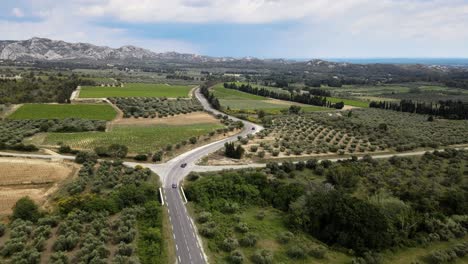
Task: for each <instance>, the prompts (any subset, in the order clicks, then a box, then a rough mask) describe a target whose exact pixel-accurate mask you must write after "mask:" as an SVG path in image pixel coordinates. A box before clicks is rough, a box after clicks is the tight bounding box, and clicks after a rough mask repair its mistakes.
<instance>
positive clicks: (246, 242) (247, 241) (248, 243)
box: [239, 233, 258, 247]
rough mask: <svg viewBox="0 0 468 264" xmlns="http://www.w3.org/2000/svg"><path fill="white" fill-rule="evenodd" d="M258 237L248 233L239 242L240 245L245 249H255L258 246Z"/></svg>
mask: <svg viewBox="0 0 468 264" xmlns="http://www.w3.org/2000/svg"><path fill="white" fill-rule="evenodd" d="M257 240H258V237H257V235H255V234H253V233H247V234H246V235H245V236H244V237H243V238H241V239H240V240H239V244H240V245H241V246H243V247H254V246H255V244H257Z"/></svg>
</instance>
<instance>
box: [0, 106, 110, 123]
mask: <svg viewBox="0 0 468 264" xmlns="http://www.w3.org/2000/svg"><path fill="white" fill-rule="evenodd" d="M116 115H117V113H116V112H115V110H114V109H113V108H112V106H110V105H108V104H24V105H22V106H21V107H20V108H18V109H17V110H16V111H15V112H13V113H12V114H11V115H10V116H9V117H8V118H9V119H15V120H18V119H66V118H82V119H91V120H107V121H110V120H112V119H114V118H115V116H116Z"/></svg>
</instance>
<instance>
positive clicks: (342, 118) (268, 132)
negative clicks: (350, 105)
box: [253, 109, 468, 158]
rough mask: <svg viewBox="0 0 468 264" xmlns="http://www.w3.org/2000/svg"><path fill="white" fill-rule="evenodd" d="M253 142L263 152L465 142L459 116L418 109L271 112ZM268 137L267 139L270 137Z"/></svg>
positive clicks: (378, 148)
mask: <svg viewBox="0 0 468 264" xmlns="http://www.w3.org/2000/svg"><path fill="white" fill-rule="evenodd" d="M265 127H266V129H265V130H263V131H261V132H260V133H258V134H257V136H256V137H257V139H256V140H254V141H253V144H260V146H259V150H261V151H265V152H266V154H267V155H266V157H267V158H269V157H277V156H281V157H285V156H286V157H287V156H290V155H304V154H313V153H315V154H320V153H329V154H330V153H336V154H339V155H342V154H349V153H366V152H374V151H383V150H388V149H391V150H396V151H407V150H413V149H416V148H420V147H431V148H437V147H440V146H448V145H456V144H466V143H468V139H467V138H466V137H465V136H464V135H466V134H467V133H468V122H467V121H465V120H460V121H453V120H435V121H433V122H430V121H428V117H427V116H424V115H415V114H408V113H400V112H392V111H385V110H378V109H355V110H352V111H346V112H340V113H326V112H320V113H318V112H317V113H309V114H302V115H286V116H277V117H271V118H268V119H266V120H265ZM272 138H273V139H272Z"/></svg>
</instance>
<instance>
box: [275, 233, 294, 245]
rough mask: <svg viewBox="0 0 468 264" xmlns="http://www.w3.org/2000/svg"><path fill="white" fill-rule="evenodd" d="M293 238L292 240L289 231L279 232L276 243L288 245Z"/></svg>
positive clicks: (292, 235)
mask: <svg viewBox="0 0 468 264" xmlns="http://www.w3.org/2000/svg"><path fill="white" fill-rule="evenodd" d="M293 238H294V234H293V233H291V232H289V231H285V232H281V233H280V234H279V235H278V241H279V242H280V243H282V244H287V243H289V241H291V240H292V239H293Z"/></svg>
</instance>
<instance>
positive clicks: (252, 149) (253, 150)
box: [250, 145, 258, 152]
mask: <svg viewBox="0 0 468 264" xmlns="http://www.w3.org/2000/svg"><path fill="white" fill-rule="evenodd" d="M257 150H258V146H257V145H253V146H250V152H257Z"/></svg>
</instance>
